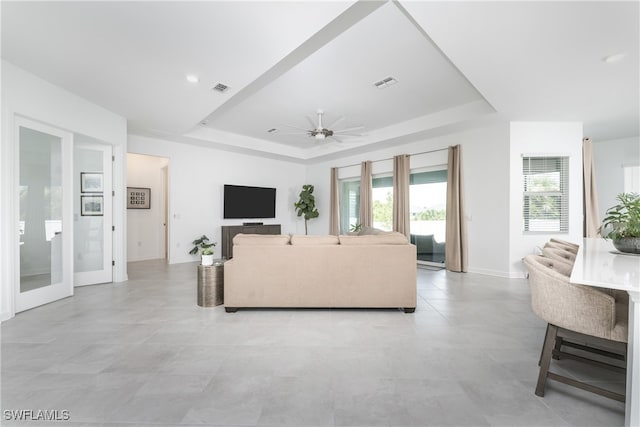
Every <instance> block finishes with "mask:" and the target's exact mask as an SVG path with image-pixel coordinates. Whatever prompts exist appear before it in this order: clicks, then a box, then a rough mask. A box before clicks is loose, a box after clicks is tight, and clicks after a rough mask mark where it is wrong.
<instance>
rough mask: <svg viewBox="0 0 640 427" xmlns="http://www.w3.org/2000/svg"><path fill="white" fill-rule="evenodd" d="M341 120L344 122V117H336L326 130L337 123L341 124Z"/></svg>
mask: <svg viewBox="0 0 640 427" xmlns="http://www.w3.org/2000/svg"><path fill="white" fill-rule="evenodd" d="M343 120H344V116H340V117H338V118H337V119H336V120H334V121H333V122H332V123H331V124H329V126H327V129H333V128H334V126H335V125H337V124H338V123H340V122H342V121H343Z"/></svg>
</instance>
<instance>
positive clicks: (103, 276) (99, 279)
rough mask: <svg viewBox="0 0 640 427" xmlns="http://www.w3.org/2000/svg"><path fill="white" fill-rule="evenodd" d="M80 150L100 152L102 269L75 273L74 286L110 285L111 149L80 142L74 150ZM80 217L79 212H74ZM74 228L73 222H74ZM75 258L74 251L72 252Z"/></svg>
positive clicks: (111, 219)
mask: <svg viewBox="0 0 640 427" xmlns="http://www.w3.org/2000/svg"><path fill="white" fill-rule="evenodd" d="M76 148H81V149H86V150H95V151H101V152H102V174H103V175H102V177H103V191H102V195H103V212H104V214H103V220H104V221H103V230H102V232H103V236H104V240H103V242H104V243H103V260H102V261H103V264H102V265H103V269H102V270H95V271H84V272H80V273H78V272H75V269H74V274H73V276H74V277H73V284H74V286H86V285H95V284H98V283H110V282H112V281H113V265H112V262H113V231H112V227H113V196H112V188H113V161H112V156H113V154H112V153H113V147H112V146H111V145H108V144H99V143H89V142H82V143H76V144H75V145H74V149H76ZM80 172H82V171H79V170H76V171H74V176H76V177H79V176H80ZM74 197H77V195H75V191H74ZM75 215H80V212H74V216H75ZM74 226H75V222H74ZM74 256H75V250H74Z"/></svg>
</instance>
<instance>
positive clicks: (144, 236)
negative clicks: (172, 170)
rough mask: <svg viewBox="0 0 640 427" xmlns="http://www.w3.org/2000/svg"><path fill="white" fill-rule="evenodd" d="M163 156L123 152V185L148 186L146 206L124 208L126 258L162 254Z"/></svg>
mask: <svg viewBox="0 0 640 427" xmlns="http://www.w3.org/2000/svg"><path fill="white" fill-rule="evenodd" d="M168 163H169V161H168V159H166V158H164V157H155V156H145V155H142V154H128V155H127V187H142V188H149V189H151V203H150V208H149V209H127V261H142V260H146V259H159V258H164V227H163V225H162V224H163V222H164V196H163V192H164V187H163V184H162V168H163V167H165V166H167V164H168Z"/></svg>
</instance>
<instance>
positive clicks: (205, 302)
mask: <svg viewBox="0 0 640 427" xmlns="http://www.w3.org/2000/svg"><path fill="white" fill-rule="evenodd" d="M223 298H224V262H223V261H222V260H216V261H214V263H213V265H199V266H198V305H199V306H200V307H215V306H217V305H220V304H222V303H223Z"/></svg>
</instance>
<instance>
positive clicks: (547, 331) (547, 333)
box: [538, 323, 549, 366]
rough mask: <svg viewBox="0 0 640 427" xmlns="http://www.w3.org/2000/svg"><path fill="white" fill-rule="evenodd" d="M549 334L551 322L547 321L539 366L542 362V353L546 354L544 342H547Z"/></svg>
mask: <svg viewBox="0 0 640 427" xmlns="http://www.w3.org/2000/svg"><path fill="white" fill-rule="evenodd" d="M548 335H549V324H548V323H547V330H546V331H544V340H542V349H541V350H540V357H539V358H538V366H540V364H541V363H542V355H543V354H544V343H545V342H547V336H548Z"/></svg>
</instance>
